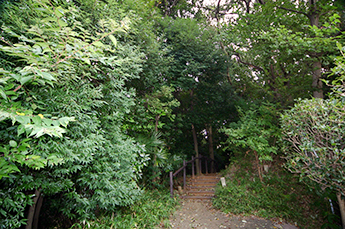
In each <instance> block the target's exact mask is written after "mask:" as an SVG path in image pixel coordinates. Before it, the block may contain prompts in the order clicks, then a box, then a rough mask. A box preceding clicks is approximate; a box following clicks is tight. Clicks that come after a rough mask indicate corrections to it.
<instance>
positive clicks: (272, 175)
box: [213, 154, 340, 229]
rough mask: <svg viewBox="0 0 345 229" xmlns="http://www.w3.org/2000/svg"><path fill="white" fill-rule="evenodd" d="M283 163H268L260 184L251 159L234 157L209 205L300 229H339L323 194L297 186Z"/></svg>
mask: <svg viewBox="0 0 345 229" xmlns="http://www.w3.org/2000/svg"><path fill="white" fill-rule="evenodd" d="M283 163H284V162H283V161H282V159H280V158H278V157H277V158H275V159H274V160H273V161H272V162H270V163H269V164H268V166H269V169H268V172H265V173H264V174H263V182H261V181H260V179H259V176H258V174H257V172H256V171H257V170H256V164H255V158H254V157H252V156H251V155H249V154H247V155H246V156H245V157H234V158H233V159H232V162H231V163H230V165H229V166H228V167H227V168H226V169H225V170H223V171H222V172H221V174H222V176H225V177H226V184H227V185H226V187H221V186H220V185H218V187H217V189H216V198H215V199H214V201H213V205H214V206H215V207H216V208H219V209H220V210H222V211H223V212H225V213H232V214H235V215H245V216H247V215H254V216H258V217H262V218H266V219H270V220H273V221H285V222H288V223H290V224H293V225H296V226H298V227H300V228H310V229H311V228H332V229H334V228H340V219H339V217H338V216H337V215H335V214H332V212H331V206H330V204H329V199H328V197H326V194H325V193H321V192H320V191H321V190H319V191H318V190H317V188H312V187H309V186H307V185H306V184H304V183H302V182H300V181H299V178H298V176H296V175H294V174H291V173H289V172H288V171H286V170H285V169H284V168H283ZM334 203H336V201H333V205H335V204H334ZM335 207H336V206H335ZM335 212H337V209H335Z"/></svg>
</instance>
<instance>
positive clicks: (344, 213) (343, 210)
mask: <svg viewBox="0 0 345 229" xmlns="http://www.w3.org/2000/svg"><path fill="white" fill-rule="evenodd" d="M337 199H338V204H339V208H340V215H341V222H342V225H343V229H345V200H344V199H343V198H341V193H340V192H338V193H337Z"/></svg>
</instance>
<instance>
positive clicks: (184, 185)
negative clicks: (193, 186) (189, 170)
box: [183, 160, 186, 190]
mask: <svg viewBox="0 0 345 229" xmlns="http://www.w3.org/2000/svg"><path fill="white" fill-rule="evenodd" d="M183 166H184V169H183V190H186V160H183Z"/></svg>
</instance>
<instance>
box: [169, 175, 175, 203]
mask: <svg viewBox="0 0 345 229" xmlns="http://www.w3.org/2000/svg"><path fill="white" fill-rule="evenodd" d="M169 176H170V197H171V198H173V197H174V190H173V172H170V173H169Z"/></svg>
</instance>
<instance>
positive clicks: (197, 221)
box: [170, 200, 298, 229]
mask: <svg viewBox="0 0 345 229" xmlns="http://www.w3.org/2000/svg"><path fill="white" fill-rule="evenodd" d="M170 226H171V228H177V229H190V228H198V229H199V228H200V229H215V228H228V229H238V228H244V229H298V227H296V226H294V225H291V224H287V223H284V222H274V221H270V220H266V219H261V218H258V217H254V216H251V217H244V216H235V215H231V214H225V213H223V212H221V211H219V210H216V209H214V208H213V207H212V202H211V201H210V200H182V202H181V206H180V207H179V209H177V211H176V212H175V213H174V215H173V216H171V218H170Z"/></svg>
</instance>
